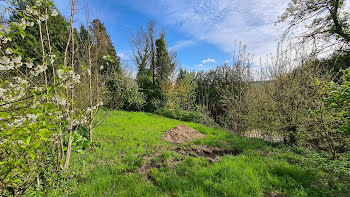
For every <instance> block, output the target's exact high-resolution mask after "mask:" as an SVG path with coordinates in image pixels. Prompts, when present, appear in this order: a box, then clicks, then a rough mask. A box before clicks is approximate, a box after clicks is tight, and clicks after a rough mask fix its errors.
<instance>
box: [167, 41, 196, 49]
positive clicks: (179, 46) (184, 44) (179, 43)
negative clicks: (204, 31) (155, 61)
mask: <svg viewBox="0 0 350 197" xmlns="http://www.w3.org/2000/svg"><path fill="white" fill-rule="evenodd" d="M194 44H196V42H195V41H193V40H180V41H177V42H176V43H175V44H174V46H172V47H170V49H171V50H175V51H177V50H180V49H182V48H185V47H189V46H192V45H194Z"/></svg>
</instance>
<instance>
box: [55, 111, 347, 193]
mask: <svg viewBox="0 0 350 197" xmlns="http://www.w3.org/2000/svg"><path fill="white" fill-rule="evenodd" d="M178 124H186V125H188V126H190V127H192V128H194V129H196V130H198V131H200V132H202V133H204V134H206V135H207V137H206V138H205V139H201V140H197V141H195V142H192V143H191V144H190V145H191V146H195V145H196V144H202V145H207V146H215V147H219V148H225V149H228V148H230V149H239V150H240V151H241V152H242V153H241V154H239V155H237V156H224V157H222V158H221V159H220V160H219V161H218V162H216V163H213V164H211V163H209V162H208V161H207V160H206V159H204V158H193V157H185V156H183V155H180V154H178V153H176V152H173V151H171V150H170V149H171V148H173V147H176V146H178V145H174V144H170V143H167V142H165V141H163V140H162V135H163V133H164V132H165V131H166V130H169V129H170V128H172V127H174V126H176V125H178ZM94 140H95V142H94V145H93V146H92V147H91V148H90V149H89V150H87V151H86V152H85V153H83V154H78V153H75V154H74V155H73V158H72V161H71V168H70V170H69V172H68V173H67V174H66V175H65V180H64V181H63V182H62V183H61V185H60V188H59V189H57V190H56V191H55V192H54V193H53V194H54V195H57V196H61V195H66V196H266V195H268V194H271V193H274V194H283V195H284V196H347V195H348V192H349V186H348V184H347V181H348V179H346V178H344V177H346V176H344V177H339V176H337V175H336V174H334V173H333V172H331V171H327V170H326V168H325V167H322V166H321V165H319V162H320V161H321V160H322V158H324V157H322V156H320V155H318V154H316V153H313V152H311V151H307V150H304V149H302V148H299V147H285V146H280V145H276V144H270V143H267V142H264V141H262V140H258V139H247V138H244V137H240V136H238V135H235V134H232V133H230V132H226V131H223V130H220V129H214V128H208V127H205V126H202V125H198V124H194V123H185V122H181V121H177V120H172V119H168V118H164V117H160V116H157V115H154V114H147V113H140V112H121V111H114V112H112V113H111V114H110V115H109V117H108V118H107V119H106V120H105V121H104V122H103V123H102V124H101V125H100V126H99V127H98V128H96V129H95V130H94ZM183 146H184V145H183ZM155 153H157V154H155ZM145 156H148V157H151V159H152V162H154V163H157V164H158V165H157V167H154V168H152V169H151V170H150V171H149V172H148V174H147V175H144V174H140V173H139V170H138V169H139V168H140V167H141V166H142V165H143V164H144V162H145V161H144V157H145ZM173 158H178V159H183V162H179V163H178V164H177V165H176V166H175V167H171V164H170V162H169V161H170V160H172V159H173ZM347 158H348V157H347ZM347 162H348V161H346V160H345V161H344V163H347ZM323 163H325V162H323ZM343 170H344V172H347V173H348V172H349V171H348V170H349V165H348V166H347V168H344V169H343ZM339 174H342V172H340V173H339ZM332 180H333V181H332ZM334 180H335V181H334ZM349 193H350V192H349Z"/></svg>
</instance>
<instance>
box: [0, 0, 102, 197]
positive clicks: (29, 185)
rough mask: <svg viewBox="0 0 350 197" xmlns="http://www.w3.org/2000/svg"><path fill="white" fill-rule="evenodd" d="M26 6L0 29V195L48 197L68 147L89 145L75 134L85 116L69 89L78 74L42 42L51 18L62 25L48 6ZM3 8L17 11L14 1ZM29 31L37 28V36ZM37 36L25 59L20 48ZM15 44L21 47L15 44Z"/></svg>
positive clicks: (65, 160) (38, 3)
mask: <svg viewBox="0 0 350 197" xmlns="http://www.w3.org/2000/svg"><path fill="white" fill-rule="evenodd" d="M28 2H30V3H28V4H22V6H23V5H24V6H25V7H23V9H16V10H13V13H12V14H13V15H12V17H10V18H11V21H10V22H9V24H4V25H2V26H0V30H1V31H0V40H1V48H0V51H1V53H2V54H3V56H2V57H1V58H0V70H1V80H0V98H1V99H0V159H1V161H0V179H1V183H0V192H1V193H2V194H4V195H6V196H8V195H14V196H18V195H47V194H48V192H49V191H50V190H51V189H52V188H53V187H54V185H55V183H56V180H57V179H58V177H59V175H60V173H59V172H58V171H59V170H60V169H67V168H68V164H69V160H70V156H69V155H70V154H71V151H72V146H73V149H75V150H79V149H80V148H79V146H81V147H87V146H88V144H87V143H85V142H83V141H84V139H83V138H82V137H81V136H80V137H79V136H78V135H75V134H76V132H75V131H76V129H77V128H78V127H79V125H80V124H82V123H85V122H86V117H85V113H83V112H82V111H81V110H79V109H77V108H75V102H74V94H73V93H74V90H72V89H73V87H75V86H78V85H79V82H80V75H79V74H77V73H75V72H74V71H75V70H74V64H72V65H70V66H67V65H66V66H62V65H61V63H60V62H62V58H61V59H60V60H59V61H57V62H56V58H57V57H58V56H56V55H55V54H54V53H55V50H53V48H52V45H50V43H51V42H50V41H52V40H51V39H49V38H48V37H46V38H45V41H44V37H43V34H46V32H48V31H49V28H50V26H49V25H48V24H49V22H48V21H50V18H51V17H52V18H53V20H56V19H58V20H61V19H59V18H57V17H56V16H58V14H59V13H58V11H57V10H56V9H55V6H54V4H53V3H52V2H51V1H42V0H40V1H28ZM6 3H7V4H6V5H5V7H4V8H5V9H9V7H6V6H11V7H15V8H20V6H19V4H17V3H18V1H8V2H6ZM22 3H27V2H22ZM50 22H51V21H50ZM58 24H64V23H62V20H61V21H60V22H59V23H58ZM31 27H37V28H39V33H38V32H36V31H34V30H33V29H32V28H31ZM51 27H52V26H51ZM43 32H45V33H43ZM36 33H38V34H37V35H38V36H37V40H35V43H40V46H38V48H37V49H38V50H41V55H38V56H30V55H31V54H30V53H25V54H24V52H25V48H21V47H23V46H26V44H28V42H27V41H29V40H31V39H34V38H35V35H36ZM58 36H62V34H60V35H58ZM54 37H55V36H53V38H54ZM27 38H28V39H27ZM38 39H39V40H38ZM54 39H55V38H54ZM54 39H53V40H54ZM19 40H22V41H24V43H26V44H23V46H22V45H18V41H19ZM56 41H57V40H56ZM57 42H58V41H57ZM56 44H59V43H56ZM72 45H74V42H73V43H72ZM35 46H36V45H35ZM54 49H57V48H54ZM34 55H37V54H34ZM72 57H74V56H73V55H72ZM49 67H50V68H51V70H49V69H48V68H49ZM54 71H55V72H54ZM55 75H56V76H55ZM49 79H52V80H49ZM95 107H96V106H95ZM74 140H76V141H74ZM74 145H77V146H76V147H74Z"/></svg>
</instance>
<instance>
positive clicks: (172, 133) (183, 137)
mask: <svg viewBox="0 0 350 197" xmlns="http://www.w3.org/2000/svg"><path fill="white" fill-rule="evenodd" d="M201 138H205V135H204V134H202V133H200V132H198V131H197V130H195V129H192V128H191V127H189V126H187V125H177V126H176V127H174V128H172V129H170V130H169V131H167V132H165V134H164V135H163V139H164V140H165V141H167V142H172V143H178V144H181V143H185V142H189V141H193V140H196V139H201Z"/></svg>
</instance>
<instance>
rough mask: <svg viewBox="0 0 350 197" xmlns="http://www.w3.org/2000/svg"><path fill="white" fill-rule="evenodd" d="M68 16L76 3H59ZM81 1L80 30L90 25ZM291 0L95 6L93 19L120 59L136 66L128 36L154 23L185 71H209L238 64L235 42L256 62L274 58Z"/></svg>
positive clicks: (154, 0)
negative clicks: (281, 18) (282, 19)
mask: <svg viewBox="0 0 350 197" xmlns="http://www.w3.org/2000/svg"><path fill="white" fill-rule="evenodd" d="M54 1H55V3H56V5H57V7H58V9H59V11H60V12H61V13H63V14H64V15H65V16H68V14H69V9H70V0H54ZM85 1H86V0H77V9H78V14H77V15H76V17H77V20H76V24H79V23H80V22H83V23H86V22H85V21H86V19H85V13H86V9H85V6H84V2H85ZM287 3H288V1H287V0H132V1H131V0H89V7H90V17H91V18H96V17H97V18H99V19H100V20H101V21H102V22H103V23H104V24H105V25H106V27H107V31H108V33H109V34H110V35H111V39H112V41H113V44H114V46H115V48H116V50H117V53H118V54H119V55H120V56H121V57H122V59H123V61H124V62H127V63H128V64H129V65H131V64H132V55H131V49H130V47H129V43H128V34H129V33H130V32H135V31H136V30H137V28H138V27H139V26H141V25H145V24H146V23H147V22H148V21H149V20H155V22H156V25H157V26H158V27H159V28H162V27H164V28H165V29H166V31H167V38H166V39H167V42H168V45H169V47H170V48H173V49H176V51H177V52H178V58H179V61H180V63H181V66H182V67H183V68H186V69H188V70H195V71H198V70H209V69H211V68H215V67H216V66H217V65H222V64H224V62H225V61H231V62H232V56H233V51H234V48H235V44H234V43H235V41H236V42H242V43H243V44H246V45H247V52H249V53H251V54H254V56H255V60H256V62H257V59H258V58H259V57H266V54H268V53H273V52H274V51H275V48H276V44H277V43H278V40H279V36H280V34H281V33H282V32H281V31H282V30H281V26H275V24H274V22H275V21H276V20H277V17H278V16H279V15H281V14H282V13H283V12H284V9H285V8H286V6H287Z"/></svg>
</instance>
